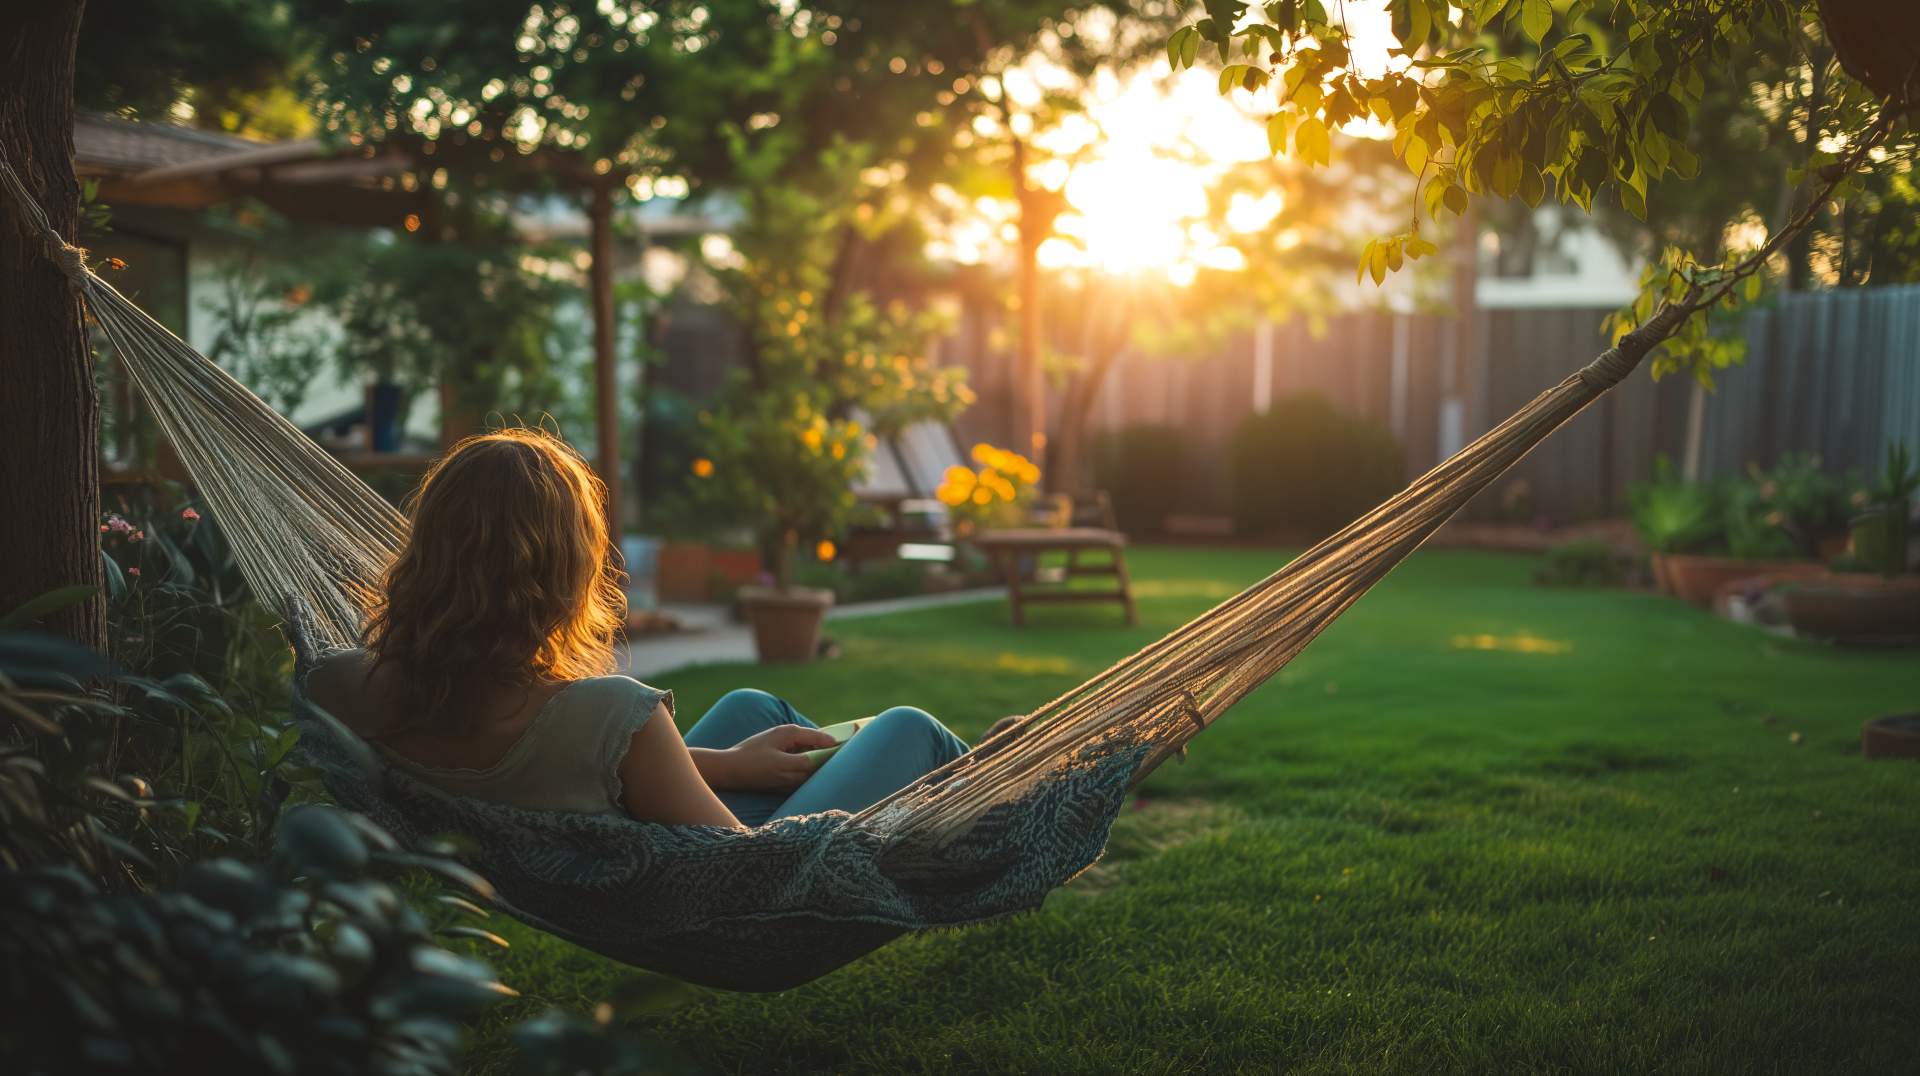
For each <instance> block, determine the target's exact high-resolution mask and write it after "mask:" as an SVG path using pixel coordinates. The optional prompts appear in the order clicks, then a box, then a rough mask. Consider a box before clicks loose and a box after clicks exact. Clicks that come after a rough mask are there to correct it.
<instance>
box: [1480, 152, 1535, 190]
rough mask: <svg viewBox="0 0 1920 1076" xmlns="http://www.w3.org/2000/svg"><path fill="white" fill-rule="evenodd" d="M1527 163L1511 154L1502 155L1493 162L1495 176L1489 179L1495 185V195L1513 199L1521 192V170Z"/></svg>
mask: <svg viewBox="0 0 1920 1076" xmlns="http://www.w3.org/2000/svg"><path fill="white" fill-rule="evenodd" d="M1525 166H1526V162H1525V161H1522V160H1521V159H1520V158H1519V157H1516V156H1514V155H1513V154H1511V153H1502V154H1501V155H1500V156H1499V157H1498V158H1496V159H1495V160H1494V162H1493V174H1492V175H1491V176H1489V177H1488V179H1489V180H1491V181H1492V184H1493V193H1495V194H1497V195H1499V196H1500V197H1501V198H1511V197H1513V196H1514V195H1515V194H1516V193H1518V192H1519V190H1520V170H1521V169H1522V168H1524V167H1525Z"/></svg>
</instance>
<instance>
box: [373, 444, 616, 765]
mask: <svg viewBox="0 0 1920 1076" xmlns="http://www.w3.org/2000/svg"><path fill="white" fill-rule="evenodd" d="M605 503H606V485H605V484H604V483H602V482H601V481H600V478H599V476H597V475H595V474H594V473H593V469H592V468H590V467H588V466H587V463H586V461H585V460H583V459H581V458H580V455H579V453H577V452H575V451H574V450H573V449H572V448H571V447H570V446H569V445H567V444H566V442H564V441H561V440H560V439H559V438H558V437H555V436H554V435H552V434H550V433H547V432H546V431H545V430H538V429H532V430H530V429H520V428H513V429H505V430H501V431H499V432H497V433H489V434H485V435H482V436H478V437H470V438H468V439H467V440H465V441H462V442H460V443H459V444H458V445H455V446H454V448H453V450H452V451H451V452H448V453H447V454H446V455H445V456H443V457H441V458H440V460H439V461H438V462H436V463H435V464H434V465H433V467H432V468H431V469H429V470H428V471H427V476H426V478H425V479H424V480H423V481H422V482H421V484H420V489H419V490H418V491H417V492H416V493H415V494H414V496H413V498H412V503H411V506H410V507H411V510H412V515H413V529H412V532H411V533H410V534H409V535H408V537H407V544H406V547H405V548H404V549H403V550H401V552H400V556H399V558H398V559H396V560H395V561H394V562H393V565H392V566H391V567H389V568H388V569H387V574H386V580H385V583H386V585H385V587H384V588H383V591H384V593H383V595H382V598H381V601H380V604H379V605H378V606H377V607H376V608H375V609H374V611H373V614H372V616H371V617H370V619H369V621H368V624H367V643H366V645H367V649H368V650H369V651H370V652H371V653H372V654H373V656H374V665H373V668H375V669H378V668H379V667H381V666H384V665H391V666H393V667H394V668H395V670H396V672H397V675H396V676H395V677H394V681H393V682H394V685H395V686H394V688H393V689H392V692H391V694H390V695H389V696H388V702H389V705H390V706H391V707H392V711H391V712H392V713H394V714H395V715H397V717H398V720H397V721H395V722H394V727H393V728H391V729H389V730H387V731H386V734H388V735H391V734H392V733H394V732H404V731H414V730H423V731H430V732H436V733H442V734H455V735H457V734H461V733H465V732H467V731H469V729H470V720H469V714H470V710H471V704H472V702H473V699H472V697H471V695H472V685H475V684H480V683H491V684H499V685H506V686H528V685H531V684H533V683H535V682H536V681H540V680H577V679H580V678H582V677H588V676H599V675H603V674H605V673H608V672H610V671H612V668H613V634H614V632H615V631H616V630H617V629H618V628H619V627H620V626H621V623H622V620H623V617H624V615H625V605H626V596H625V594H624V593H623V592H622V589H621V573H620V572H619V571H618V569H616V568H615V567H614V565H613V564H612V562H611V561H610V559H609V557H608V548H607V524H606V516H605V513H604V511H603V509H602V505H604V504H605Z"/></svg>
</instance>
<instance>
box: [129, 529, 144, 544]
mask: <svg viewBox="0 0 1920 1076" xmlns="http://www.w3.org/2000/svg"><path fill="white" fill-rule="evenodd" d="M146 539H147V532H146V531H134V532H133V537H132V538H131V539H129V541H134V542H144V541H146Z"/></svg>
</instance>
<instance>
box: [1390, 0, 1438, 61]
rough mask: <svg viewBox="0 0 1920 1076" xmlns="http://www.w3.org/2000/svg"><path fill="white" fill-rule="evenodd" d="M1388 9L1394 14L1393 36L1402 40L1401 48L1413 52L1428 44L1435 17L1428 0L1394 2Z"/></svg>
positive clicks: (1393, 0) (1400, 0)
mask: <svg viewBox="0 0 1920 1076" xmlns="http://www.w3.org/2000/svg"><path fill="white" fill-rule="evenodd" d="M1387 9H1388V10H1389V11H1391V12H1392V13H1393V36H1394V37H1396V38H1399V39H1400V47H1401V48H1403V49H1405V50H1406V51H1408V52H1413V51H1414V50H1416V49H1418V48H1419V47H1420V46H1422V45H1424V44H1426V43H1427V35H1428V34H1429V33H1431V32H1432V30H1433V25H1432V18H1433V15H1432V12H1430V11H1428V10H1427V2H1426V0H1392V2H1391V3H1390V4H1388V6H1387Z"/></svg>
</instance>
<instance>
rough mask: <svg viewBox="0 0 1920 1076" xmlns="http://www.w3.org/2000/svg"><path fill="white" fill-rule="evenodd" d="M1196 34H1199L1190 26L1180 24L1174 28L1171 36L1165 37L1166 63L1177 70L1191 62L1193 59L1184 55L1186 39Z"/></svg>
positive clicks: (1196, 35)
mask: <svg viewBox="0 0 1920 1076" xmlns="http://www.w3.org/2000/svg"><path fill="white" fill-rule="evenodd" d="M1198 36H1199V34H1198V33H1196V32H1195V31H1194V28H1193V27H1191V26H1182V27H1181V28H1180V29H1178V30H1175V31H1174V32H1173V36H1172V37H1169V38H1167V65H1168V66H1169V67H1172V68H1173V69H1174V70H1175V71H1178V70H1180V69H1181V68H1182V67H1185V66H1187V65H1189V64H1191V63H1192V62H1193V61H1192V60H1191V59H1189V58H1187V55H1186V52H1187V39H1188V38H1190V37H1198Z"/></svg>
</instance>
